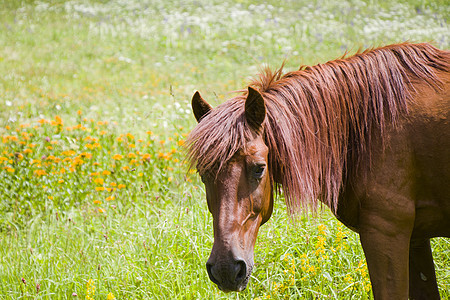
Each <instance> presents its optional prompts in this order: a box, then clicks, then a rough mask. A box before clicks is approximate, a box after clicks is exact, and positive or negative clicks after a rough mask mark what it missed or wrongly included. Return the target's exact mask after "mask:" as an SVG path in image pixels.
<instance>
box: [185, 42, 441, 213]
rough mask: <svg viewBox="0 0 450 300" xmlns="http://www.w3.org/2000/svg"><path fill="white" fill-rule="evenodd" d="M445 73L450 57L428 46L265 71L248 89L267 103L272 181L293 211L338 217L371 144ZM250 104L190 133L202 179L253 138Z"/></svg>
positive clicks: (228, 109) (227, 109)
mask: <svg viewBox="0 0 450 300" xmlns="http://www.w3.org/2000/svg"><path fill="white" fill-rule="evenodd" d="M442 72H450V52H449V51H443V50H439V49H437V48H435V47H433V46H432V45H430V44H427V43H422V44H410V43H402V44H395V45H390V46H385V47H381V48H377V49H368V50H365V51H363V52H358V53H356V54H354V55H353V56H351V57H348V58H344V57H342V58H340V59H337V60H333V61H329V62H327V63H325V64H318V65H315V66H306V67H305V66H302V67H300V69H299V70H298V71H294V72H289V73H286V74H284V75H283V72H282V68H280V69H278V70H277V71H275V72H274V71H271V70H270V69H268V68H267V69H265V70H264V71H263V72H262V73H261V74H260V75H259V77H258V78H257V79H255V80H254V81H253V82H251V83H250V86H252V87H254V88H255V89H257V90H259V92H260V93H261V94H262V96H263V98H264V101H265V104H266V111H267V115H266V119H265V121H264V124H263V133H262V134H263V136H264V140H265V143H266V145H267V146H268V148H269V162H268V163H269V166H268V167H269V170H270V173H271V181H272V184H273V185H274V186H275V190H276V191H277V192H279V191H280V188H282V190H283V192H284V196H285V200H286V203H287V206H288V208H289V211H290V212H294V211H297V210H298V209H300V208H305V207H307V206H309V204H313V206H315V204H316V203H317V202H318V201H319V200H320V201H322V202H324V203H325V204H327V205H328V206H329V207H330V208H331V209H332V210H336V209H337V202H338V197H339V193H340V191H341V187H342V186H343V183H344V182H345V178H346V175H347V174H348V172H349V169H351V168H353V169H354V167H355V166H359V165H360V164H361V165H362V161H363V158H365V157H366V156H365V155H366V154H367V152H369V149H370V145H371V140H372V137H374V136H379V137H380V138H382V136H383V131H384V130H385V129H386V126H391V125H393V126H395V124H396V123H397V121H398V120H399V118H401V117H402V116H404V115H405V114H407V112H408V103H409V101H412V99H413V97H412V96H413V95H414V92H415V91H416V89H418V88H420V86H421V85H429V86H432V87H433V88H435V89H437V90H438V89H440V88H441V87H442V83H441V81H440V78H439V77H440V76H439V75H440V73H442ZM245 99H246V93H245V92H244V93H243V94H242V95H239V96H237V97H235V98H232V99H230V100H228V101H227V102H225V103H223V104H221V105H219V106H218V107H217V108H215V109H213V110H212V111H211V112H210V113H209V114H208V115H206V116H205V117H204V118H203V119H202V120H201V121H200V122H199V124H198V125H197V127H196V128H194V130H193V131H192V132H191V133H190V135H189V137H188V140H187V149H188V159H189V161H190V162H191V166H194V164H195V165H196V167H197V170H198V171H199V173H200V174H203V173H205V172H218V171H219V170H220V168H222V167H223V166H224V164H225V163H226V162H227V161H228V160H229V159H230V158H231V157H232V156H233V155H234V154H235V153H236V152H237V151H238V150H239V149H241V148H243V147H245V144H246V143H247V142H248V141H249V140H251V139H252V138H254V137H255V134H256V133H255V132H254V131H253V129H251V128H252V127H251V126H248V124H247V123H246V120H245V116H244V103H245ZM368 154H370V153H368ZM364 161H366V159H364ZM363 167H365V168H368V167H369V166H368V164H367V163H365V164H364V166H363ZM216 174H217V173H216Z"/></svg>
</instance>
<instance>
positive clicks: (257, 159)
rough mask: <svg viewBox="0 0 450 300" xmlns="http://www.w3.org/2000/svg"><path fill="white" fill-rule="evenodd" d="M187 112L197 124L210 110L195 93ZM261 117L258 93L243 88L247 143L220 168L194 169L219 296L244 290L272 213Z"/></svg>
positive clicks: (209, 266)
mask: <svg viewBox="0 0 450 300" xmlns="http://www.w3.org/2000/svg"><path fill="white" fill-rule="evenodd" d="M192 108H193V111H194V115H195V117H196V119H197V121H198V122H199V123H201V122H202V120H203V118H205V117H207V115H208V114H209V113H210V112H211V111H212V108H211V106H210V105H209V104H208V103H207V102H206V101H205V100H203V98H202V97H201V96H200V94H199V93H198V92H196V93H195V95H194V97H193V98H192ZM265 114H266V111H265V104H264V100H263V98H262V96H261V94H260V93H259V92H258V91H256V90H254V89H253V88H251V87H249V91H248V95H247V97H246V99H245V110H244V113H243V116H242V119H243V120H244V122H245V123H246V126H247V127H251V131H252V132H253V134H252V135H251V138H250V139H248V140H247V141H245V142H244V143H243V145H242V147H239V149H238V150H237V151H236V152H235V153H232V156H231V158H230V159H229V160H227V161H226V162H223V165H222V166H221V167H220V168H218V167H217V166H216V167H213V168H209V169H208V170H199V173H200V176H201V178H202V181H203V183H204V185H205V189H206V199H207V203H208V208H209V211H210V212H211V214H212V216H213V227H214V245H213V248H212V251H211V255H210V257H209V259H208V261H207V263H206V269H207V271H208V275H209V278H210V279H211V281H212V282H214V283H215V284H217V286H218V287H219V288H220V289H221V290H223V291H242V290H244V289H245V288H246V286H247V283H248V281H249V279H250V274H251V272H252V268H253V265H254V262H253V249H254V246H255V241H256V236H257V234H258V230H259V227H260V226H261V225H262V224H264V223H265V222H266V221H267V220H268V219H269V218H270V216H271V214H272V208H273V192H272V184H271V180H270V174H269V168H268V152H269V151H268V147H267V146H266V144H265V143H264V139H263V136H262V131H263V130H262V129H263V128H262V127H263V122H264V119H265ZM223 122H227V120H223ZM219 126H220V125H219ZM224 134H226V133H224Z"/></svg>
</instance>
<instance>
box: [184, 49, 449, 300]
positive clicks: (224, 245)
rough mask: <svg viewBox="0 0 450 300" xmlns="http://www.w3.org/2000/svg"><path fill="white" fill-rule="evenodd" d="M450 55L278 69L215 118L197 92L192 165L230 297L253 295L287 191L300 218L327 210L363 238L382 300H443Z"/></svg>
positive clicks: (411, 54)
mask: <svg viewBox="0 0 450 300" xmlns="http://www.w3.org/2000/svg"><path fill="white" fill-rule="evenodd" d="M449 86H450V52H449V51H442V50H439V49H436V48H435V47H433V46H431V45H429V44H409V43H404V44H397V45H391V46H386V47H382V48H378V49H372V50H366V51H364V52H362V53H357V54H355V55H354V56H352V57H349V58H341V59H337V60H334V61H330V62H327V63H325V64H319V65H316V66H313V67H301V68H300V70H299V71H295V72H290V73H287V74H285V75H282V71H281V69H280V70H279V71H277V72H275V73H272V72H270V71H269V70H266V71H265V72H264V73H263V74H261V75H260V76H259V78H258V79H256V80H255V81H254V82H253V83H251V84H250V86H249V87H248V91H244V92H243V94H242V95H240V96H237V97H235V98H233V99H230V100H228V101H227V102H225V103H223V104H221V105H219V106H218V107H217V108H215V109H212V108H211V106H210V105H209V104H208V103H206V102H205V100H203V99H202V98H201V96H200V94H199V93H198V92H197V93H195V95H194V97H193V99H192V107H193V111H194V115H195V117H196V119H197V121H198V122H199V124H198V125H197V127H196V128H195V129H194V130H193V131H192V132H191V134H190V136H189V138H188V143H187V145H188V151H189V155H188V157H189V159H190V161H191V162H192V164H193V165H194V164H195V165H196V167H197V170H198V172H199V174H200V175H201V178H202V180H203V182H204V184H205V187H206V198H207V202H208V208H209V210H210V212H211V214H212V216H213V225H214V245H213V248H212V252H211V256H210V257H209V259H208V262H207V264H206V267H207V271H208V275H209V277H210V279H211V280H212V281H213V282H214V283H216V284H217V285H218V287H219V288H220V289H221V290H223V291H242V290H243V289H245V287H246V285H247V283H248V281H249V278H250V273H251V271H252V267H253V248H254V245H255V241H256V236H257V233H258V229H259V227H260V226H261V225H262V224H264V223H265V222H266V221H267V220H268V219H269V218H270V216H271V213H272V207H273V199H274V196H273V194H274V192H275V193H277V192H280V191H281V188H282V190H283V193H284V195H285V198H286V202H287V205H288V209H289V211H290V212H296V211H299V210H300V209H302V208H305V207H307V206H312V207H315V205H316V204H317V202H318V201H322V202H323V203H325V204H326V205H327V206H328V207H330V209H331V210H332V211H333V213H334V214H335V215H336V217H337V218H338V219H339V220H340V221H341V222H343V223H344V224H345V225H346V226H348V227H349V228H351V229H353V230H354V231H356V232H358V233H359V235H360V240H361V244H362V246H363V249H364V252H365V256H366V259H367V264H368V268H369V274H370V279H371V282H372V287H373V293H374V297H375V298H376V299H407V298H408V294H409V297H410V298H411V299H439V291H438V288H437V284H436V276H435V270H434V264H433V258H432V254H431V248H430V238H432V237H437V236H444V237H450V90H449Z"/></svg>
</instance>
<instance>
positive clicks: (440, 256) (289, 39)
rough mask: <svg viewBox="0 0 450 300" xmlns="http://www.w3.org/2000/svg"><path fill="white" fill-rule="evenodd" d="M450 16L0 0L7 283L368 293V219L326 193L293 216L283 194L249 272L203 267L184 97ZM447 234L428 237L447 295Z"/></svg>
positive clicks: (16, 292)
mask: <svg viewBox="0 0 450 300" xmlns="http://www.w3.org/2000/svg"><path fill="white" fill-rule="evenodd" d="M449 15H450V7H449V6H448V5H447V4H446V1H419V0H411V1H397V2H395V3H394V2H392V1H381V0H372V1H283V2H281V3H279V1H267V2H266V4H255V3H254V2H253V1H245V0H242V1H228V0H225V1H206V0H205V1H173V0H172V1H138V0H133V1H131V0H130V1H118V0H117V1H87V0H85V1H83V0H74V1H62V0H55V1H42V2H38V1H13V0H0V20H1V22H0V45H1V47H0V137H1V140H0V161H1V162H0V211H1V213H0V299H86V297H87V296H88V297H93V298H94V299H107V297H108V294H109V295H110V298H111V295H114V296H115V297H116V299H222V298H223V299H228V298H232V299H254V298H260V299H264V298H275V299H285V298H294V299H295V298H297V299H328V298H331V299H365V298H369V297H371V296H370V295H371V290H370V285H369V279H368V275H367V269H366V267H365V260H364V255H363V253H362V249H361V247H360V245H359V241H358V236H357V235H356V234H355V233H353V232H351V231H349V230H347V229H345V228H344V227H342V226H341V225H339V222H338V221H336V220H335V219H334V217H332V216H331V214H330V213H329V212H327V210H324V211H323V212H321V213H319V214H318V215H317V216H313V215H310V214H308V213H306V214H305V215H304V216H301V218H300V219H299V221H298V222H297V223H296V225H293V224H292V222H291V221H290V220H289V217H288V216H287V214H286V208H285V206H284V204H283V199H279V200H278V201H277V202H276V208H275V211H274V215H273V216H272V218H271V220H270V221H269V222H268V223H267V224H266V225H264V226H263V227H262V228H261V231H260V233H259V237H258V241H257V245H256V249H255V262H256V266H255V268H254V272H253V275H252V279H251V282H250V284H249V286H248V288H247V289H246V290H245V291H244V292H243V293H240V294H236V293H231V294H223V293H222V292H220V291H219V290H218V289H217V288H216V287H215V286H214V285H213V283H211V282H210V281H209V279H208V276H207V273H206V269H205V262H206V260H207V258H208V255H209V252H210V249H211V246H212V242H213V240H212V219H211V216H210V214H209V212H208V210H207V207H206V202H205V200H204V189H203V185H202V184H201V182H200V181H199V180H198V178H197V176H196V174H195V173H192V172H189V171H188V170H187V168H186V165H185V164H184V163H183V158H184V153H183V152H182V143H183V140H184V138H185V136H186V134H187V133H188V132H189V130H190V129H191V128H193V126H195V120H194V118H193V116H192V113H191V111H190V104H189V102H190V98H191V96H192V94H193V93H194V91H195V90H197V89H198V90H200V91H201V92H202V95H203V96H204V97H205V98H207V99H208V101H209V102H210V103H212V104H214V105H216V104H218V103H221V102H223V101H224V100H225V99H226V98H228V97H230V95H229V94H228V92H229V91H232V90H237V89H242V88H243V87H245V85H246V83H247V82H248V79H249V77H251V76H255V75H256V74H257V72H258V68H259V67H260V66H261V65H263V64H269V65H270V66H272V67H278V66H280V65H281V63H282V61H283V60H284V59H287V69H288V70H291V69H296V68H297V67H298V66H299V65H300V64H315V63H318V62H325V61H327V60H330V59H334V58H336V57H339V56H341V55H342V54H343V53H344V52H345V50H347V49H348V50H350V51H356V50H357V49H358V48H360V47H363V48H364V47H370V46H378V45H383V44H389V43H393V42H401V41H405V40H410V41H434V43H435V45H437V46H439V47H441V48H450V40H449V35H448V32H449V29H450V28H449V25H448V23H447V20H448V16H449ZM63 169H64V171H62V170H63ZM105 171H106V172H105ZM344 237H345V238H344ZM449 249H450V245H449V241H448V239H436V240H434V241H433V253H434V256H435V262H436V268H437V276H438V281H439V288H440V291H441V296H442V298H444V299H446V298H449V297H450V294H449V292H448V291H449V290H450V272H449V270H448V265H449V263H450V251H449ZM294 266H295V267H294ZM22 279H23V280H22ZM90 280H91V281H90ZM88 282H89V286H90V287H89V288H88V287H87V285H88ZM93 285H95V295H93V294H92V291H93V289H92V286H93ZM110 293H111V294H110Z"/></svg>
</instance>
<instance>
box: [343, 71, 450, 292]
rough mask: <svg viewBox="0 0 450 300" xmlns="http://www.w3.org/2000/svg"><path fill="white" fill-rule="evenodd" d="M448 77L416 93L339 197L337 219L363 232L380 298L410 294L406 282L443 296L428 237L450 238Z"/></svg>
mask: <svg viewBox="0 0 450 300" xmlns="http://www.w3.org/2000/svg"><path fill="white" fill-rule="evenodd" d="M446 80H447V79H446ZM449 82H450V80H447V82H446V83H445V84H444V88H443V89H442V92H441V93H436V92H435V91H434V90H433V89H432V88H431V87H427V86H424V87H422V90H421V91H419V92H417V94H416V95H415V96H414V99H413V101H412V103H413V104H412V105H410V107H409V114H408V117H405V118H403V119H402V120H401V121H400V122H399V123H400V124H398V125H397V126H395V128H394V127H393V126H391V127H392V128H389V129H387V130H386V132H385V135H384V137H385V138H384V141H383V142H381V141H376V142H375V143H374V144H373V147H372V149H373V151H372V153H371V154H372V157H371V169H370V171H369V172H367V171H366V170H363V171H359V172H358V171H356V172H354V173H353V175H352V176H351V178H348V180H347V182H348V183H347V184H346V187H345V188H344V189H343V192H342V194H341V195H340V199H339V203H338V209H337V212H336V217H337V218H338V219H339V220H340V221H341V222H343V223H344V224H346V225H347V226H348V227H350V228H352V229H353V230H354V231H356V232H358V233H359V234H360V238H361V243H362V246H363V248H364V252H365V255H366V259H367V263H368V267H369V272H370V276H371V281H372V285H373V291H374V295H375V298H376V299H405V298H406V296H405V295H407V293H408V286H409V295H410V297H411V299H439V292H438V289H437V284H436V276H435V271H434V265H433V259H432V255H431V248H430V238H433V237H438V236H443V237H450V184H449V183H450V172H449V168H450V122H449V120H450V94H449V91H450V88H449ZM382 143H384V145H382ZM408 269H409V272H408ZM408 277H409V285H408Z"/></svg>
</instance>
